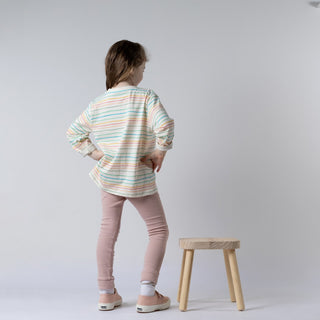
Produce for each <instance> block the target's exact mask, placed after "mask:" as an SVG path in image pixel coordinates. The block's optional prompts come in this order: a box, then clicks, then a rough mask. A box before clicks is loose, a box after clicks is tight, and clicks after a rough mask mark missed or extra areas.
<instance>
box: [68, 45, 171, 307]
mask: <svg viewBox="0 0 320 320" xmlns="http://www.w3.org/2000/svg"><path fill="white" fill-rule="evenodd" d="M147 61H148V59H147V57H146V53H145V50H144V48H143V46H142V45H141V44H139V43H135V42H131V41H128V40H121V41H118V42H116V43H114V44H113V45H112V46H111V47H110V49H109V51H108V53H107V56H106V59H105V71H106V78H107V80H106V88H107V90H106V91H105V92H104V93H103V94H101V95H100V96H98V97H96V98H95V99H93V100H92V101H91V102H90V103H89V105H88V107H87V108H86V109H85V110H84V111H83V112H82V113H81V114H80V115H79V116H78V118H76V120H75V121H74V122H73V123H72V124H71V125H70V127H69V128H68V130H67V132H66V135H67V139H68V141H69V142H70V143H71V146H72V148H73V149H74V150H76V151H77V152H79V153H80V154H81V155H82V156H83V157H85V156H87V155H88V156H90V157H91V158H93V159H94V160H97V161H98V162H97V163H96V165H95V166H94V168H93V169H92V170H91V171H90V172H89V176H90V178H91V179H92V180H93V181H94V182H95V183H96V185H97V186H98V187H99V188H100V192H101V201H102V221H101V227H100V233H99V237H98V243H97V251H96V254H97V266H98V278H97V280H98V286H99V293H100V298H99V303H98V307H99V310H112V309H114V307H116V306H119V305H121V303H122V298H121V296H120V295H119V293H118V292H117V289H116V288H115V284H114V277H113V257H114V246H115V242H116V240H117V237H118V234H119V229H120V222H121V215H122V209H123V205H124V202H125V201H126V200H127V199H128V200H129V201H130V202H131V203H132V205H133V206H134V207H135V208H136V209H137V211H138V212H139V214H140V215H141V217H142V219H143V220H144V221H145V223H146V227H147V230H148V235H149V243H148V246H147V250H146V253H145V258H144V266H143V270H142V273H141V281H140V294H139V296H138V301H137V305H136V310H137V311H138V312H152V311H156V310H164V309H167V308H169V306H170V299H169V298H168V297H166V296H163V295H162V294H160V293H159V292H158V291H157V290H155V286H156V284H157V281H158V277H159V272H160V268H161V264H162V261H163V257H164V254H165V250H166V244H167V239H168V235H169V230H168V225H167V221H166V217H165V213H164V209H163V206H162V203H161V200H160V196H159V192H158V189H157V185H156V180H155V170H156V172H159V170H160V168H161V166H162V162H163V160H164V157H165V155H166V152H167V151H168V150H169V149H171V148H172V140H173V137H174V120H173V119H172V118H170V117H169V116H168V114H167V112H166V110H165V108H164V107H163V105H162V104H161V102H160V99H159V96H158V95H157V94H156V93H155V92H154V91H153V90H152V89H146V88H141V87H138V84H139V83H140V82H141V80H142V78H143V72H144V69H145V64H146V62H147ZM90 133H92V134H93V135H94V138H95V140H96V143H97V144H98V146H99V147H100V149H101V150H98V149H97V148H96V146H95V145H94V144H93V143H92V141H91V140H90V138H89V134H90Z"/></svg>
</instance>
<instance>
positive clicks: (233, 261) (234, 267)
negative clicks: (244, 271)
mask: <svg viewBox="0 0 320 320" xmlns="http://www.w3.org/2000/svg"><path fill="white" fill-rule="evenodd" d="M228 257H229V262H230V269H231V275H232V280H233V287H234V293H235V295H236V300H237V307H238V310H239V311H242V310H244V302H243V295H242V289H241V282H240V275H239V269H238V263H237V257H236V251H235V249H230V250H228Z"/></svg>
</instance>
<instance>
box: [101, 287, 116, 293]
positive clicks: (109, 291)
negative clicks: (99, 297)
mask: <svg viewBox="0 0 320 320" xmlns="http://www.w3.org/2000/svg"><path fill="white" fill-rule="evenodd" d="M99 293H108V294H114V288H113V289H103V290H99Z"/></svg>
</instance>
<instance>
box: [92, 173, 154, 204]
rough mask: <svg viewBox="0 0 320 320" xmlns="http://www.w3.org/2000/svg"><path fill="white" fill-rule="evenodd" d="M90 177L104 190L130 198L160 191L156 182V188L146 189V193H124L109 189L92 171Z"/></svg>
mask: <svg viewBox="0 0 320 320" xmlns="http://www.w3.org/2000/svg"><path fill="white" fill-rule="evenodd" d="M89 177H90V178H91V179H92V180H93V182H94V183H95V184H96V185H97V186H98V187H99V188H100V189H102V190H104V191H106V192H109V193H112V194H115V195H117V196H122V197H128V198H140V197H144V196H149V195H152V194H155V193H157V192H158V187H157V185H156V184H155V188H154V189H152V190H150V191H146V192H144V193H140V194H130V195H128V194H125V193H122V192H118V191H115V190H112V189H107V188H105V187H103V185H102V184H101V182H100V181H99V180H98V179H96V178H95V176H94V175H92V174H91V172H89Z"/></svg>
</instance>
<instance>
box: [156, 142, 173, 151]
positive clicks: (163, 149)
mask: <svg viewBox="0 0 320 320" xmlns="http://www.w3.org/2000/svg"><path fill="white" fill-rule="evenodd" d="M156 149H158V150H161V151H168V150H170V149H172V142H171V143H170V144H169V145H167V146H162V145H160V144H158V143H156Z"/></svg>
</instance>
